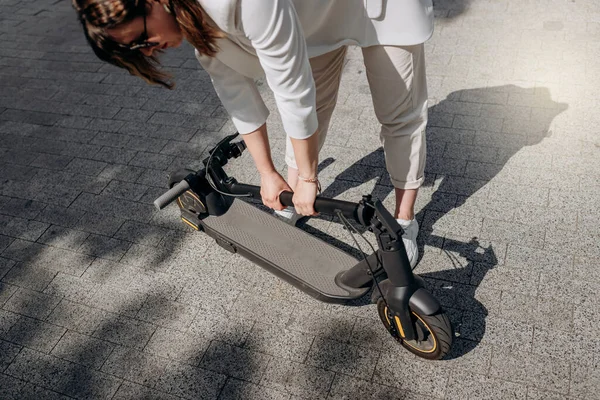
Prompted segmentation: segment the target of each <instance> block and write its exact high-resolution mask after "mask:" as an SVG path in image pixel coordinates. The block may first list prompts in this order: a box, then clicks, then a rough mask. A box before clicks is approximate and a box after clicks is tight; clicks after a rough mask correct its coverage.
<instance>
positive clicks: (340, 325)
mask: <svg viewBox="0 0 600 400" xmlns="http://www.w3.org/2000/svg"><path fill="white" fill-rule="evenodd" d="M259 321H260V320H259ZM261 322H262V321H261ZM355 323H356V317H355V316H354V315H351V314H348V313H343V314H341V313H339V312H335V311H333V310H324V309H322V308H320V307H318V306H313V305H312V304H302V303H301V304H297V305H296V306H295V307H294V309H293V311H292V313H291V315H290V318H289V320H288V321H287V323H286V325H285V326H286V328H288V329H290V330H293V331H298V332H302V333H305V334H309V335H315V336H317V337H319V338H329V339H333V340H340V341H347V340H349V339H350V337H351V335H352V328H353V326H354V324H355Z"/></svg>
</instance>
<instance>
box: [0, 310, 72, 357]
mask: <svg viewBox="0 0 600 400" xmlns="http://www.w3.org/2000/svg"><path fill="white" fill-rule="evenodd" d="M65 332H66V329H64V328H61V327H59V326H56V325H52V324H48V323H46V322H42V321H40V320H37V319H33V318H29V317H21V318H19V319H18V320H17V321H16V322H15V323H14V325H13V326H12V327H11V328H10V330H8V332H6V333H5V334H2V339H4V340H7V341H9V342H13V343H16V344H20V345H23V346H25V347H28V348H30V349H34V350H37V351H42V352H44V353H49V352H50V351H51V350H52V348H53V347H54V346H55V345H56V343H58V341H59V340H60V338H61V337H62V336H63V334H64V333H65Z"/></svg>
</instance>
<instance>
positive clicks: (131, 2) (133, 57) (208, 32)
mask: <svg viewBox="0 0 600 400" xmlns="http://www.w3.org/2000/svg"><path fill="white" fill-rule="evenodd" d="M72 2H73V7H74V8H75V10H76V11H77V15H78V17H79V21H80V22H81V24H82V25H83V31H84V34H85V37H86V39H87V41H88V43H89V44H90V46H92V49H93V50H94V53H95V54H96V56H98V58H100V59H101V60H103V61H106V62H108V63H110V64H113V65H116V66H117V67H121V68H125V69H126V70H127V71H129V73H130V74H132V75H135V76H139V77H141V78H142V79H144V80H145V81H146V82H148V83H151V84H159V85H162V86H165V87H167V88H169V89H171V88H173V86H174V85H173V83H172V82H171V81H170V79H171V76H170V75H169V74H166V73H164V72H162V71H160V70H159V69H158V66H159V65H160V63H159V62H158V59H157V58H156V56H150V57H148V56H145V55H144V54H142V52H141V51H131V50H128V49H124V48H123V46H120V45H119V43H116V42H115V41H114V40H112V39H111V38H110V37H109V36H108V35H107V34H106V32H105V31H106V29H109V28H113V27H115V26H117V25H119V24H123V23H126V22H129V21H131V20H133V19H134V18H136V17H138V16H141V15H143V13H144V7H146V0H72ZM169 8H170V11H171V13H172V14H173V15H174V16H175V19H176V20H177V23H178V24H179V27H180V29H181V31H182V32H183V34H184V36H185V37H186V39H187V40H188V41H189V42H190V43H191V44H192V45H193V46H194V47H195V48H196V49H197V50H198V51H199V52H200V54H204V55H208V56H214V55H215V54H216V52H217V50H218V48H217V46H216V44H215V43H216V39H218V38H220V37H222V36H223V34H222V32H220V31H219V30H218V29H216V28H214V27H212V26H210V25H209V24H208V23H207V21H206V17H205V14H204V10H203V9H202V7H201V6H200V4H198V2H197V0H171V1H170V4H169Z"/></svg>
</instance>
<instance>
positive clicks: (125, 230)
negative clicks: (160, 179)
mask: <svg viewBox="0 0 600 400" xmlns="http://www.w3.org/2000/svg"><path fill="white" fill-rule="evenodd" d="M161 193H162V192H161ZM168 232H169V231H168V230H167V229H164V228H161V227H158V226H153V225H148V224H142V223H139V222H135V221H126V222H125V223H124V224H123V225H122V226H121V228H120V229H119V231H118V232H117V233H116V234H115V235H114V237H116V238H119V239H123V240H128V241H130V242H134V243H139V244H143V245H146V246H156V245H158V244H159V243H160V242H161V241H162V240H163V239H164V237H165V236H166V235H167V233H168Z"/></svg>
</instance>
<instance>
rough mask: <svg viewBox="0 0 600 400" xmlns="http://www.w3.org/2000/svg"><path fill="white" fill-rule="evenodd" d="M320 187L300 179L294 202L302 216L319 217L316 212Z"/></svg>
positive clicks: (293, 198)
mask: <svg viewBox="0 0 600 400" xmlns="http://www.w3.org/2000/svg"><path fill="white" fill-rule="evenodd" d="M317 190H318V185H317V183H316V182H306V181H303V180H302V179H298V183H296V190H295V191H294V197H292V202H293V203H294V207H295V208H296V212H297V213H298V214H301V215H317V213H316V212H315V207H314V206H315V199H316V198H317Z"/></svg>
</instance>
